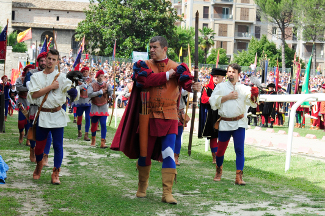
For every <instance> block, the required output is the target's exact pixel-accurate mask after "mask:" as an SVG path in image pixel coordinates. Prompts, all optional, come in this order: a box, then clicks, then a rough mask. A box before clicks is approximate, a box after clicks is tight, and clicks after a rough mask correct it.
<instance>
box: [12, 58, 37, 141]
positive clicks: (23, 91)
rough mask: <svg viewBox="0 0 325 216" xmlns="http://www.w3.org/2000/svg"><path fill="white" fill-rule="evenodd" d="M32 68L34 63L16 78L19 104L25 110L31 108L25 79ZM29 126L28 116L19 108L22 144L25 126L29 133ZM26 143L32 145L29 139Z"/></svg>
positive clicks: (19, 127) (20, 139)
mask: <svg viewBox="0 0 325 216" xmlns="http://www.w3.org/2000/svg"><path fill="white" fill-rule="evenodd" d="M30 69H35V67H34V65H32V64H30V65H27V66H26V67H25V68H24V71H23V73H22V74H21V77H18V78H17V80H16V86H17V90H18V92H19V93H18V100H17V104H19V106H21V105H23V107H24V109H25V110H28V109H29V103H28V101H27V93H28V88H27V87H26V86H24V79H25V76H26V73H27V72H28V71H29V70H30ZM27 117H28V116H27ZM29 127H30V124H29V119H28V120H27V118H26V116H25V115H24V113H23V111H22V110H19V113H18V129H19V143H20V144H21V143H22V142H23V138H24V128H25V134H27V132H28V129H29ZM26 145H27V146H30V142H29V140H26Z"/></svg>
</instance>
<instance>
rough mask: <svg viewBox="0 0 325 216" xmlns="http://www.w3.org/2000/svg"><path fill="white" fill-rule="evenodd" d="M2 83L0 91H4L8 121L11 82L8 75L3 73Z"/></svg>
mask: <svg viewBox="0 0 325 216" xmlns="http://www.w3.org/2000/svg"><path fill="white" fill-rule="evenodd" d="M1 80H2V83H1V84H0V92H2V93H3V94H4V95H5V121H7V115H8V108H9V101H10V96H9V90H10V89H11V83H10V82H8V77H7V76H6V75H3V76H2V77H1Z"/></svg>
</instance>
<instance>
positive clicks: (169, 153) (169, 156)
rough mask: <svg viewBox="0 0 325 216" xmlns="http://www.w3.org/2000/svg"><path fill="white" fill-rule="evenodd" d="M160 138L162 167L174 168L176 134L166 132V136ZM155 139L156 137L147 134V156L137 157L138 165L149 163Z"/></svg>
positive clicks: (147, 164)
mask: <svg viewBox="0 0 325 216" xmlns="http://www.w3.org/2000/svg"><path fill="white" fill-rule="evenodd" d="M160 138H161V154H162V157H163V163H162V168H173V169H176V164H175V158H174V150H175V141H176V134H167V135H166V136H164V137H160ZM156 139H157V137H152V136H149V139H148V150H147V156H146V157H141V156H140V157H139V159H138V165H139V166H149V165H151V155H152V152H153V149H154V145H155V142H156Z"/></svg>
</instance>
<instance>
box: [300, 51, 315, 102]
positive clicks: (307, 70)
mask: <svg viewBox="0 0 325 216" xmlns="http://www.w3.org/2000/svg"><path fill="white" fill-rule="evenodd" d="M313 50H314V49H313ZM312 53H313V52H312ZM312 58H313V55H311V56H310V58H309V61H308V65H307V68H306V72H305V82H304V84H303V85H302V89H301V94H308V93H309V90H308V86H309V76H310V68H311V61H312ZM301 107H310V104H309V101H305V102H303V103H302V104H301Z"/></svg>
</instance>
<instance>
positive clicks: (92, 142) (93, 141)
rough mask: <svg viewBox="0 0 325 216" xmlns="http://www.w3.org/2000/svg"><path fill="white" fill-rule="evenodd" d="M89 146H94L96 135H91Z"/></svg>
mask: <svg viewBox="0 0 325 216" xmlns="http://www.w3.org/2000/svg"><path fill="white" fill-rule="evenodd" d="M90 146H96V136H92V137H91V144H90Z"/></svg>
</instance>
